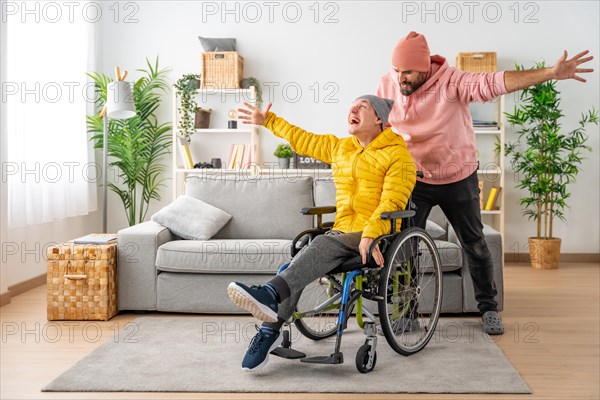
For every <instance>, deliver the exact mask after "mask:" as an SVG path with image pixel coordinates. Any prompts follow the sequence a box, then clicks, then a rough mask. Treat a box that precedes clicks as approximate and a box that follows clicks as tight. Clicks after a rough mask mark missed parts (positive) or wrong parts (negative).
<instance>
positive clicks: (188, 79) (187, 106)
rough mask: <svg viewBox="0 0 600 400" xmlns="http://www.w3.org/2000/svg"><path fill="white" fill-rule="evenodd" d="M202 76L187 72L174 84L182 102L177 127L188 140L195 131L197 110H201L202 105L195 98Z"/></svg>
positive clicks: (178, 108) (178, 109)
mask: <svg viewBox="0 0 600 400" xmlns="http://www.w3.org/2000/svg"><path fill="white" fill-rule="evenodd" d="M200 78H201V76H200V75H199V74H185V75H183V76H182V77H181V78H179V79H178V80H177V83H175V85H174V87H175V89H176V90H177V95H178V96H179V98H180V100H181V104H180V105H179V107H177V112H178V113H179V116H180V118H179V123H178V124H177V129H178V130H179V133H180V135H181V136H182V137H184V138H185V139H188V140H189V139H190V136H191V135H193V134H194V132H195V130H194V129H195V127H194V121H195V117H196V112H197V111H199V110H201V107H199V106H198V103H196V100H195V95H196V90H197V89H198V83H199V82H200Z"/></svg>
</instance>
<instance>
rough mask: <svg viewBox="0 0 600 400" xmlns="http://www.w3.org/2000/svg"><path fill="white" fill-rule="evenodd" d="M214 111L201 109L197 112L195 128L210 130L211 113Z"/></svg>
mask: <svg viewBox="0 0 600 400" xmlns="http://www.w3.org/2000/svg"><path fill="white" fill-rule="evenodd" d="M211 112H212V110H205V109H200V110H198V111H196V118H195V120H194V128H196V129H208V127H209V126H210V113H211Z"/></svg>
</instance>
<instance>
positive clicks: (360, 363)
mask: <svg viewBox="0 0 600 400" xmlns="http://www.w3.org/2000/svg"><path fill="white" fill-rule="evenodd" d="M370 356H371V346H370V345H368V344H363V345H362V346H360V348H359V349H358V352H356V369H358V371H359V372H361V373H363V374H366V373H367V372H371V371H373V368H375V364H376V363H377V352H376V351H375V350H373V361H372V362H371V363H369V360H370V358H371V357H370Z"/></svg>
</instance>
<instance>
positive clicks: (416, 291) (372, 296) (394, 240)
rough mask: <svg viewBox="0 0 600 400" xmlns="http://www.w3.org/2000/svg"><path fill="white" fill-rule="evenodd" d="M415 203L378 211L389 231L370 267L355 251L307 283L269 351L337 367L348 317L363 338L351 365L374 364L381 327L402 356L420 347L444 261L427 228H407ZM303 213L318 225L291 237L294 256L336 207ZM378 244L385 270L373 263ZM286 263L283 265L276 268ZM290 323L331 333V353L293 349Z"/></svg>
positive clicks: (317, 335) (432, 317)
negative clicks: (372, 306)
mask: <svg viewBox="0 0 600 400" xmlns="http://www.w3.org/2000/svg"><path fill="white" fill-rule="evenodd" d="M414 208H415V207H414V204H413V203H412V201H409V207H408V210H406V211H395V212H385V213H382V214H381V215H380V217H381V219H383V220H388V221H390V222H391V229H390V233H389V234H385V235H382V236H380V237H378V238H377V239H375V240H374V241H373V243H372V244H371V247H370V248H369V255H368V260H369V262H367V264H363V263H362V259H361V257H360V256H357V257H355V258H353V259H350V260H347V261H345V262H344V263H343V264H342V265H340V266H339V267H337V268H335V269H334V270H332V271H330V272H329V273H328V274H326V275H324V276H321V277H320V278H318V279H317V280H315V281H314V282H312V283H311V284H309V285H308V286H306V287H305V288H304V290H303V292H302V294H301V296H300V299H299V301H298V305H297V307H296V312H295V313H294V314H293V315H292V318H291V319H290V320H289V321H286V323H285V324H284V328H283V331H282V334H283V342H282V345H281V346H280V347H279V348H277V349H275V350H273V351H272V352H271V354H273V355H276V356H279V357H283V358H287V359H300V361H302V362H307V363H317V364H341V363H343V362H344V357H343V353H342V352H341V343H342V336H343V333H344V331H345V329H346V328H347V327H348V319H349V318H350V317H351V315H352V314H354V315H355V316H356V322H357V324H358V326H359V327H360V328H361V329H363V331H364V333H365V335H366V339H365V342H364V344H363V345H362V346H360V348H359V349H358V351H357V353H356V358H355V362H356V368H357V369H358V371H360V372H361V373H368V372H371V371H372V370H373V369H374V368H375V364H376V362H377V351H376V347H377V338H378V330H380V332H381V333H383V336H384V337H385V339H386V341H387V342H388V344H389V345H390V347H391V348H392V349H394V351H396V352H397V353H399V354H401V355H403V356H409V355H412V354H415V353H417V352H419V351H421V350H422V349H423V348H425V346H426V345H427V343H428V342H429V340H430V339H431V337H432V336H433V334H434V331H435V328H436V326H437V322H438V319H439V316H440V310H441V306H442V265H441V261H440V257H439V253H438V250H437V248H436V245H435V242H434V240H433V239H432V238H431V236H429V234H428V233H427V232H426V231H425V230H424V229H421V228H419V227H415V226H413V225H412V224H413V221H412V218H413V217H414V215H415V214H416V212H415V211H414ZM301 212H302V213H303V214H305V215H313V216H316V218H317V224H316V225H317V226H316V228H314V229H309V230H306V231H304V232H302V233H300V234H299V235H298V236H297V237H296V238H295V239H294V241H293V244H292V257H293V256H295V255H296V254H297V253H298V252H299V251H300V250H301V249H302V248H303V247H304V246H305V245H307V244H308V243H310V241H311V240H313V239H314V238H315V237H316V236H318V235H321V234H325V233H326V232H327V231H329V230H330V229H331V227H332V225H333V223H330V222H329V223H323V222H322V216H323V215H324V214H328V213H333V212H335V207H313V208H305V209H302V211H301ZM398 223H401V226H402V231H401V232H397V229H396V227H397V225H398ZM377 245H378V246H379V248H380V251H381V253H382V254H383V255H384V259H385V263H384V266H383V267H379V266H378V265H376V264H375V262H374V261H373V258H372V256H371V254H372V251H373V249H374V248H375V246H377ZM288 265H289V263H287V264H284V265H283V266H281V268H280V269H279V271H278V273H281V272H282V271H283V270H284V269H285V268H287V266H288ZM363 299H368V300H371V301H373V302H375V304H376V305H377V312H378V317H376V316H375V314H374V313H373V312H372V311H370V310H369V309H368V308H367V307H366V306H365V304H363ZM292 326H295V327H296V328H297V329H298V331H299V332H300V333H301V334H302V335H304V336H305V337H307V338H309V339H312V340H315V341H317V340H322V339H325V338H329V337H332V336H334V335H336V341H335V348H334V352H333V353H331V354H330V355H325V356H316V357H306V354H304V353H302V352H299V351H296V350H295V349H292V343H291V337H292Z"/></svg>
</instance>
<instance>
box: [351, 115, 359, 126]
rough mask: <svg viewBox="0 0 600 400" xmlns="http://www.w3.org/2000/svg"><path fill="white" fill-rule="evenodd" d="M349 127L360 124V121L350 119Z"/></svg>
mask: <svg viewBox="0 0 600 400" xmlns="http://www.w3.org/2000/svg"><path fill="white" fill-rule="evenodd" d="M349 122H350V125H358V124H360V119H358V118H356V117H350V121H349Z"/></svg>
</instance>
